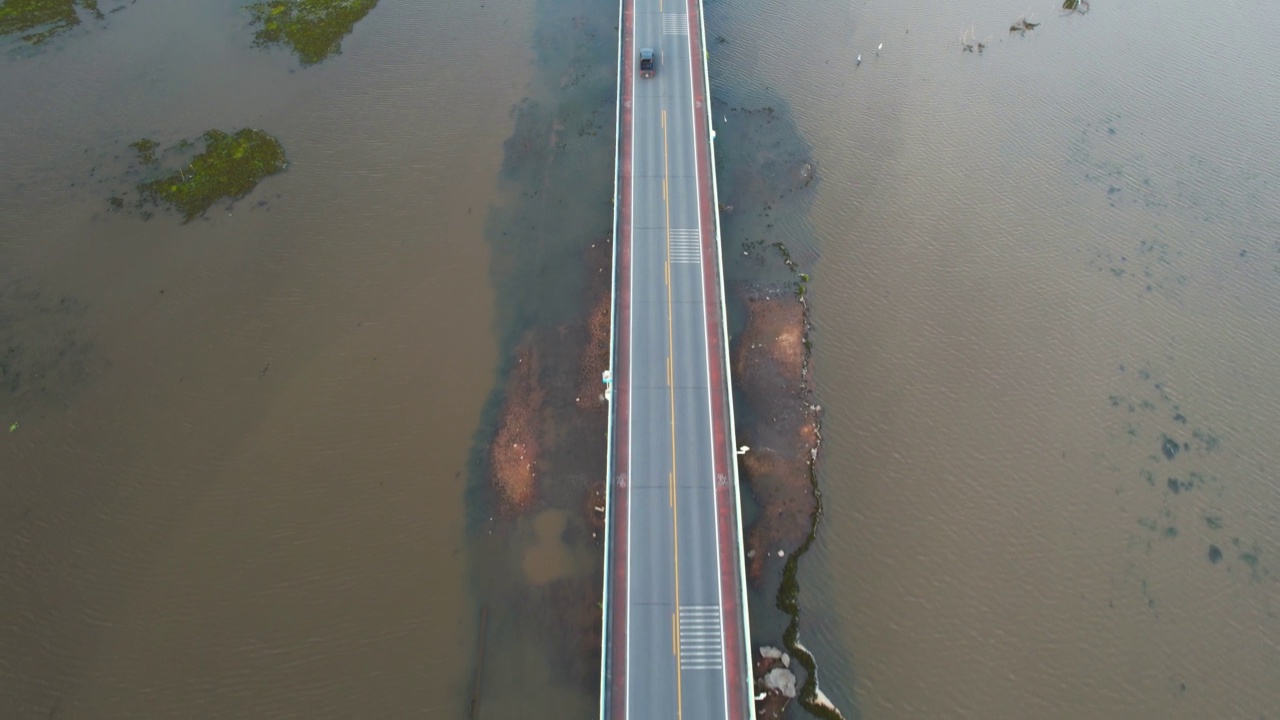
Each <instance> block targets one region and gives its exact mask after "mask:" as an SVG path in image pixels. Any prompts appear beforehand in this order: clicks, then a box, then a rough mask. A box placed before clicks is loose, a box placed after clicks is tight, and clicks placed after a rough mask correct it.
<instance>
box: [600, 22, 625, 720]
mask: <svg viewBox="0 0 1280 720" xmlns="http://www.w3.org/2000/svg"><path fill="white" fill-rule="evenodd" d="M626 4H627V0H618V25H617V29H618V72H617V82H616V87H617V90H616V93H617V94H616V96H615V100H614V106H615V107H614V121H613V225H612V229H611V232H612V233H613V235H612V237H611V238H610V244H611V245H613V248H612V249H613V252H612V261H611V263H610V268H609V277H610V281H609V283H610V284H609V373H610V384H609V385H608V386H607V387H606V392H607V393H608V395H607V396H606V397H607V403H606V407H605V412H606V413H607V414H608V417H609V422H608V429H607V430H606V432H605V438H606V439H605V443H606V445H605V447H606V448H607V452H606V457H607V458H608V460H607V461H606V465H605V476H604V487H605V491H604V518H605V529H604V591H603V592H604V597H603V598H602V599H601V601H600V609H601V612H602V613H603V614H602V616H601V626H600V628H601V632H600V719H601V720H605V709H606V708H607V707H608V700H609V696H608V688H609V675H610V671H611V670H612V668H611V666H610V662H611V658H610V655H611V653H610V652H609V638H610V632H609V630H610V628H609V622H610V618H611V617H612V609H613V600H612V598H611V597H610V587H609V584H610V583H609V580H610V578H611V577H612V576H613V552H612V551H613V527H614V523H613V522H612V517H613V516H612V512H613V492H614V487H615V486H614V481H613V475H614V465H613V428H614V419H615V418H616V417H617V413H616V412H615V410H614V408H616V407H617V398H616V397H614V393H613V381H614V380H615V379H616V378H615V376H614V375H613V370H614V368H615V367H616V366H617V352H618V343H617V337H618V252H619V245H620V243H619V242H618V236H619V235H620V233H619V228H618V204H619V201H620V198H619V197H618V184H619V180H620V179H621V176H622V68H623V67H624V63H623V60H624V58H623V57H622V47H623V42H622V40H623V37H622V36H623V33H624V32H625V29H624V28H623V26H622V21H623V15H622V13H623V9H624V8H625V7H626ZM625 601H626V600H625V598H624V599H623V602H625Z"/></svg>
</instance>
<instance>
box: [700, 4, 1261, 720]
mask: <svg viewBox="0 0 1280 720" xmlns="http://www.w3.org/2000/svg"><path fill="white" fill-rule="evenodd" d="M750 6H751V7H750V8H743V7H741V6H736V5H735V6H732V7H731V6H729V5H728V4H723V5H722V4H719V3H712V7H713V8H714V10H713V11H712V13H711V14H712V21H713V23H714V22H716V21H717V20H718V21H719V22H720V25H719V26H718V27H716V26H713V29H712V31H711V32H712V34H721V35H724V36H725V40H726V41H727V42H725V43H722V44H719V45H714V44H713V47H712V50H713V52H712V66H713V68H717V67H718V68H719V70H718V72H719V74H720V77H721V79H722V82H723V83H724V84H725V85H728V86H735V87H740V88H742V89H740V90H738V91H737V95H738V96H739V97H740V98H745V100H743V102H744V103H750V102H754V103H756V104H759V105H766V104H773V103H774V102H775V101H776V102H779V103H780V108H785V110H783V109H780V110H779V112H785V113H787V115H786V116H787V117H788V118H791V119H792V120H793V121H794V123H795V125H796V127H797V128H798V137H799V138H800V139H802V141H803V143H806V144H807V145H808V146H810V147H811V148H812V153H813V155H814V158H815V159H816V164H817V168H818V182H817V184H816V197H815V199H814V201H813V207H812V211H811V213H809V214H808V216H807V223H799V222H795V223H791V224H789V225H788V224H786V223H784V222H783V221H782V220H780V219H779V220H777V221H776V222H777V223H778V224H777V226H776V227H775V229H774V232H775V235H779V236H778V237H776V238H772V239H778V240H784V241H786V242H788V244H790V245H792V246H793V254H795V255H797V257H799V258H801V259H802V265H804V264H805V262H808V263H809V267H808V268H803V267H802V269H811V270H812V272H813V275H814V279H813V282H812V283H811V285H810V288H809V300H810V302H811V303H812V306H813V308H814V313H813V320H814V324H815V336H814V352H815V355H814V373H815V379H816V382H817V384H818V387H817V390H816V393H817V400H818V401H819V402H821V403H822V405H823V407H824V409H825V414H824V428H823V429H824V439H825V445H824V451H823V452H824V455H823V463H822V467H821V477H822V482H823V488H824V491H825V500H826V515H825V517H824V520H823V526H822V530H821V533H820V535H819V543H818V546H817V548H816V549H815V550H814V554H813V555H812V556H811V557H810V558H809V560H810V562H808V563H807V564H806V565H804V566H803V570H802V572H801V583H802V587H803V590H802V592H803V593H804V597H805V598H806V601H805V607H806V612H805V615H804V620H803V627H802V630H801V635H802V639H803V640H805V642H806V643H807V645H808V646H809V647H810V648H811V649H813V650H814V651H815V653H816V654H817V655H818V657H819V660H820V662H821V663H822V667H823V673H822V678H823V682H822V687H823V689H824V691H825V692H826V693H827V694H828V695H830V696H831V697H832V698H833V699H835V700H836V701H837V704H839V705H840V706H841V707H842V708H844V709H845V710H846V712H847V713H851V714H856V715H859V716H861V717H864V718H920V717H931V718H960V717H972V718H1024V717H1061V718H1070V717H1086V716H1088V717H1114V718H1121V717H1157V716H1160V717H1184V718H1199V717H1241V718H1244V717H1248V718H1256V717H1275V716H1276V712H1277V708H1280V664H1278V662H1277V658H1280V621H1278V620H1277V615H1276V613H1277V605H1276V597H1277V590H1278V587H1277V577H1276V575H1277V573H1278V572H1280V537H1278V536H1277V533H1276V528H1277V527H1278V525H1277V519H1278V517H1280V481H1278V480H1277V478H1278V477H1280V474H1278V465H1277V463H1280V444H1277V442H1276V439H1275V437H1274V432H1272V430H1271V429H1272V428H1274V427H1275V426H1276V424H1277V421H1278V420H1280V391H1278V390H1277V388H1280V322H1278V321H1277V318H1278V317H1280V315H1278V314H1277V311H1278V310H1280V306H1278V305H1277V298H1280V262H1278V261H1280V245H1278V244H1277V243H1280V214H1277V208H1280V176H1278V175H1277V171H1276V168H1277V167H1280V163H1277V161H1278V160H1280V154H1278V153H1280V144H1277V142H1276V139H1275V121H1274V110H1275V108H1276V107H1280V82H1277V80H1276V75H1275V73H1274V71H1273V70H1272V69H1271V68H1273V67H1275V66H1276V64H1277V62H1278V61H1280V53H1278V52H1277V46H1276V44H1275V42H1274V40H1273V38H1274V37H1275V35H1276V33H1277V31H1278V30H1280V25H1277V20H1276V18H1277V16H1276V15H1275V13H1272V12H1269V11H1268V9H1267V8H1266V6H1265V5H1259V4H1258V3H1252V2H1240V3H1225V4H1215V5H1205V4H1201V3H1191V2H1181V1H1180V2H1173V3H1160V4H1155V3H1139V2H1106V3H1103V2H1098V1H1096V0H1095V2H1093V3H1092V11H1091V12H1090V13H1089V14H1088V15H1085V16H1074V17H1060V15H1059V11H1058V9H1057V7H1058V4H1055V3H1047V4H1043V5H1036V6H1032V7H1031V11H1032V12H1033V18H1032V19H1033V21H1039V22H1041V23H1042V24H1041V25H1040V26H1039V27H1038V28H1036V29H1035V30H1033V31H1031V32H1028V33H1027V34H1025V35H1019V34H1013V35H1011V34H1010V33H1009V32H1008V27H1009V25H1010V24H1011V23H1012V22H1013V21H1014V20H1016V19H1017V18H1018V16H1019V15H1020V14H1022V13H1023V12H1026V11H1027V9H1028V8H1027V6H1026V4H1025V3H1021V4H1018V3H1013V4H1010V3H999V2H992V1H990V0H982V1H979V2H971V3H963V4H950V5H939V4H937V3H924V2H913V1H908V2H903V3H890V4H880V3H874V2H873V3H861V2H859V3H854V4H852V5H850V4H848V3H839V2H819V3H816V4H811V5H806V10H805V12H803V13H800V12H795V10H794V8H793V7H792V6H788V5H784V4H777V3H763V2H762V3H751V4H750ZM970 28H973V35H974V36H975V38H976V40H977V41H985V42H986V48H985V50H984V51H983V53H982V54H981V55H979V54H977V53H976V52H975V53H972V54H971V53H964V52H962V50H961V45H960V38H961V36H962V34H963V33H965V32H966V31H967V30H969V29H970ZM880 43H884V48H883V49H882V50H881V51H880V53H879V55H877V54H876V47H877V46H878V45H879V44H880ZM859 54H861V55H862V64H861V66H858V65H857V64H856V57H857V55H859ZM717 57H719V62H718V63H717ZM716 72H717V71H713V76H714V75H715V73H716ZM713 82H715V80H714V77H713ZM734 121H735V117H734V116H732V115H730V116H728V118H727V122H728V123H730V124H731V123H733V122H734ZM724 152H733V151H732V150H725V151H724ZM722 200H728V201H732V198H722ZM735 212H737V210H735ZM772 221H773V220H769V221H764V222H772ZM1166 438H1167V439H1168V440H1169V441H1170V442H1166ZM1175 450H1176V452H1175ZM1169 454H1172V458H1170V457H1169Z"/></svg>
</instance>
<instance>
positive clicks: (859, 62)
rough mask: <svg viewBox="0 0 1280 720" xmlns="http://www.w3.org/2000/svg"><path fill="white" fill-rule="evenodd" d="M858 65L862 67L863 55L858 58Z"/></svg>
mask: <svg viewBox="0 0 1280 720" xmlns="http://www.w3.org/2000/svg"><path fill="white" fill-rule="evenodd" d="M858 64H859V65H861V64H862V56H861V55H859V56H858Z"/></svg>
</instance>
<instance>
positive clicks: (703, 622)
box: [680, 605, 724, 670]
mask: <svg viewBox="0 0 1280 720" xmlns="http://www.w3.org/2000/svg"><path fill="white" fill-rule="evenodd" d="M720 628H721V623H720V608H719V606H717V605H684V606H681V608H680V669H681V670H720V669H722V668H723V667H724V643H723V642H722V640H721V637H720Z"/></svg>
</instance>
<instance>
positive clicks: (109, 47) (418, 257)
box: [0, 2, 564, 718]
mask: <svg viewBox="0 0 1280 720" xmlns="http://www.w3.org/2000/svg"><path fill="white" fill-rule="evenodd" d="M532 27H533V26H532V21H531V7H530V5H529V4H527V3H523V4H522V3H516V4H510V3H508V4H505V5H504V7H503V9H502V12H501V13H498V12H495V11H493V10H492V9H490V8H485V7H482V6H481V5H480V4H471V5H461V6H460V5H456V4H455V5H450V4H447V3H428V4H426V5H422V4H419V3H406V2H382V3H380V4H379V7H378V8H377V9H376V10H375V11H374V12H373V13H371V14H370V15H369V17H368V18H366V19H365V20H364V21H362V22H361V23H360V24H359V25H358V26H357V28H356V30H355V32H354V33H352V34H351V35H350V36H348V37H347V38H346V39H345V40H344V43H343V54H342V55H341V56H338V57H337V58H335V59H334V60H332V61H330V62H326V63H323V64H321V65H319V66H316V67H313V68H307V69H300V68H299V67H298V65H297V62H296V61H295V60H294V59H293V58H291V57H289V56H288V55H287V54H286V53H285V52H282V51H262V50H256V49H253V48H251V47H250V42H251V40H252V31H251V29H249V28H248V27H247V21H246V15H245V13H244V12H243V11H242V10H241V9H240V8H239V7H235V6H234V4H226V3H218V4H214V3H209V4H202V5H200V6H198V7H197V6H187V5H170V4H167V3H146V2H144V3H137V4H135V5H131V6H128V7H126V9H124V10H122V11H121V12H119V13H117V14H113V15H111V16H110V17H109V19H108V22H107V23H106V26H105V27H99V26H97V25H96V24H92V27H86V28H83V32H82V31H81V30H76V31H73V32H71V33H68V35H67V36H66V37H65V38H63V39H59V40H56V41H54V42H53V43H52V44H50V45H49V46H48V47H46V48H45V49H43V50H40V51H38V52H35V53H31V52H28V51H25V50H21V49H19V50H17V51H14V50H12V49H11V51H10V53H9V54H8V55H6V56H5V57H3V58H0V63H2V68H3V69H0V97H3V98H4V100H3V101H2V102H0V126H2V127H3V130H0V156H2V157H3V158H4V162H3V163H0V228H3V229H2V230H0V303H3V304H2V305H0V337H2V338H3V342H4V343H5V344H6V348H5V350H6V351H9V350H11V349H12V348H14V347H17V348H18V349H17V350H15V351H13V353H12V355H11V357H10V360H11V362H10V368H9V369H11V370H13V371H14V372H19V371H20V372H21V373H22V377H21V379H20V380H19V381H17V385H14V386H12V387H11V386H6V388H5V391H4V392H3V393H2V394H0V416H3V420H4V426H5V430H6V431H7V429H8V427H9V425H10V423H12V422H18V423H19V427H18V428H17V430H16V431H14V432H12V433H9V432H5V433H4V434H3V435H0V482H2V484H3V489H2V490H0V492H2V493H3V499H2V500H0V528H2V530H0V586H3V587H4V593H3V597H0V628H3V630H2V631H0V634H3V637H4V640H3V641H2V642H0V716H3V717H6V718H25V717H94V718H105V717H217V716H272V717H336V716H346V717H358V716H367V715H369V714H374V715H379V716H385V717H460V716H462V715H464V714H465V712H466V708H467V702H468V693H469V690H470V680H471V677H472V662H473V660H474V651H475V648H474V644H475V638H476V622H477V618H478V607H479V605H478V603H477V602H476V599H475V597H474V593H473V590H472V580H471V572H470V570H469V568H468V552H469V543H468V540H467V534H466V513H467V507H466V500H465V489H466V485H465V483H466V476H467V464H468V460H469V455H468V453H469V451H470V447H471V444H472V440H473V437H472V436H473V434H474V433H475V431H476V427H477V425H478V423H479V418H480V413H481V409H482V407H483V404H484V402H485V401H486V398H487V395H488V393H489V392H490V390H491V388H492V387H493V386H494V384H495V372H496V367H497V364H498V361H497V357H496V352H497V346H496V342H495V333H494V329H493V326H492V323H493V317H494V314H493V292H492V289H491V285H490V283H489V282H488V267H489V264H490V255H489V252H490V250H489V245H488V244H487V243H486V242H485V238H484V223H485V219H486V210H487V206H488V204H489V203H491V202H493V200H494V198H495V197H496V192H497V190H496V185H497V178H498V176H499V172H500V168H501V163H502V143H503V141H504V140H505V139H506V138H507V137H509V136H510V134H511V125H512V121H511V116H510V110H511V108H512V107H513V106H514V105H515V104H516V103H518V102H519V101H520V99H521V98H522V97H523V96H524V95H525V92H526V90H527V88H526V85H527V83H528V81H529V77H530V75H531V70H530V62H529V60H530V57H531V52H530V50H529V48H530V44H531V40H530V38H531V36H532V32H533V31H532ZM477 44H483V45H485V46H487V47H488V48H489V51H488V52H486V53H476V52H473V50H474V48H475V47H476V45H477ZM242 126H252V127H261V128H264V129H267V130H268V131H270V132H271V133H273V134H274V135H276V136H277V137H278V138H280V140H281V142H282V143H283V144H284V145H285V148H286V151H287V153H288V156H289V159H290V166H289V169H288V171H287V172H285V173H284V174H282V175H279V176H276V177H273V178H270V179H269V180H267V181H266V182H264V183H263V184H262V185H260V186H259V188H258V189H257V191H255V192H254V193H253V194H252V195H251V196H250V197H249V198H246V199H245V200H243V201H241V202H238V203H236V204H234V205H233V206H231V208H230V209H229V210H228V209H226V208H224V207H223V206H222V205H220V206H217V207H215V209H213V210H211V211H210V213H209V214H208V218H207V220H201V221H196V222H193V223H191V224H189V225H187V226H179V225H178V223H177V219H176V218H175V217H173V216H165V215H159V216H157V217H156V218H155V219H153V220H151V221H150V222H143V221H142V220H141V219H139V218H138V217H136V216H128V215H125V214H110V213H108V212H106V210H107V206H106V203H105V198H106V197H107V196H109V195H111V194H114V192H115V191H116V188H117V186H118V185H119V183H116V182H112V181H110V178H111V176H112V175H113V174H114V173H115V171H116V170H118V169H119V168H120V166H121V162H120V161H118V160H115V156H120V157H122V158H123V157H125V156H126V155H127V154H128V153H129V152H130V151H129V150H128V149H127V148H126V147H125V144H126V143H128V142H131V141H133V140H135V139H137V138H139V137H143V136H147V137H151V138H154V139H157V140H160V141H162V142H164V143H166V144H168V143H172V142H176V141H177V140H179V139H181V138H187V137H195V136H198V135H199V134H200V133H202V132H204V131H205V130H206V129H209V128H210V127H216V128H222V129H234V128H238V127H242ZM94 168H97V170H96V172H93V174H92V175H91V171H93V169H94ZM104 178H105V179H107V180H108V182H106V183H102V184H99V183H98V181H99V180H101V179H104ZM260 201H264V202H265V203H266V204H265V205H263V206H259V202H260ZM223 205H226V203H224V204H223ZM12 378H13V375H12V374H9V375H6V381H7V382H10V381H12ZM544 522H548V521H544ZM549 522H552V524H553V525H554V521H549ZM542 552H543V555H542V557H545V558H546V559H545V560H542V561H537V562H535V564H537V565H538V566H539V567H541V568H543V569H542V570H540V571H539V572H540V573H541V574H540V575H539V577H544V576H547V574H548V573H551V574H555V573H558V572H560V570H558V569H557V568H560V567H561V565H562V564H563V562H564V561H563V559H562V558H561V556H560V555H558V554H556V553H555V552H554V551H553V550H551V549H547V550H543V551H542Z"/></svg>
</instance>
